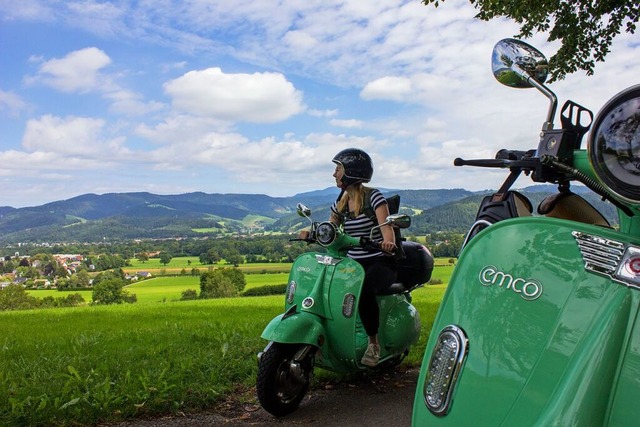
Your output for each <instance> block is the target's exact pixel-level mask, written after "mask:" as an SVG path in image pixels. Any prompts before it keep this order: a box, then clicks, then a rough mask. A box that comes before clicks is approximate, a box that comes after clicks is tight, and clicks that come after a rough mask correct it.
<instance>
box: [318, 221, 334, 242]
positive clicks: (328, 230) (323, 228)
mask: <svg viewBox="0 0 640 427" xmlns="http://www.w3.org/2000/svg"><path fill="white" fill-rule="evenodd" d="M336 234H337V232H336V226H335V225H334V224H333V223H331V222H323V223H321V224H320V225H318V227H317V228H316V241H317V242H318V243H319V244H321V245H322V246H328V245H330V244H331V243H333V241H334V240H335V238H336Z"/></svg>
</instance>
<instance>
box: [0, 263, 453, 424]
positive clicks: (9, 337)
mask: <svg viewBox="0 0 640 427" xmlns="http://www.w3.org/2000/svg"><path fill="white" fill-rule="evenodd" d="M452 268H453V267H452V266H444V267H437V268H436V269H435V270H434V275H433V276H434V278H441V280H443V282H444V283H445V284H446V283H447V282H448V277H449V276H450V274H451V269H452ZM287 277H288V274H286V273H281V274H254V275H247V276H246V278H247V282H248V284H247V288H249V287H252V286H264V285H271V284H280V283H285V282H286V280H287ZM445 284H443V285H432V286H425V287H422V288H420V289H417V290H415V291H414V292H413V293H412V296H413V304H414V305H415V306H416V308H417V310H418V311H419V313H420V316H421V319H422V331H421V336H420V339H419V342H418V343H417V345H416V346H414V347H413V348H412V351H411V353H410V355H409V357H408V358H407V360H406V361H405V363H408V364H412V365H416V364H419V363H420V362H421V361H422V357H423V352H424V347H425V345H426V341H427V339H428V336H429V333H430V330H431V326H432V324H433V319H434V317H435V314H436V311H437V308H438V306H439V304H440V301H441V299H442V296H443V294H444V291H445V289H446V285H445ZM190 288H192V289H199V282H198V278H197V277H192V276H183V277H180V276H178V277H162V278H155V279H151V280H148V281H143V282H139V283H136V284H135V285H132V286H130V290H131V292H133V293H135V294H136V295H137V296H138V301H139V302H138V303H136V304H123V305H115V306H85V307H76V308H64V309H46V310H29V311H12V312H0V330H2V335H0V360H2V363H1V364H0V425H95V424H98V423H114V422H118V421H121V420H126V419H134V418H141V417H152V416H160V415H162V414H168V413H173V414H175V413H179V412H191V411H199V410H202V409H206V408H211V407H212V406H214V405H215V404H216V402H219V401H220V400H221V399H224V397H225V396H226V395H228V394H229V393H237V392H247V393H248V394H250V395H251V396H253V393H251V392H250V390H251V388H252V387H253V386H254V385H255V376H256V370H257V364H256V354H257V353H258V352H259V351H260V350H261V349H262V348H263V347H264V346H265V345H266V342H265V341H264V340H262V339H261V338H260V334H261V332H262V330H263V329H264V327H265V326H266V325H267V323H268V322H269V321H270V320H271V319H272V318H273V317H275V316H276V315H278V314H280V313H281V312H282V310H283V308H284V301H283V296H282V295H276V296H267V297H238V298H226V299H214V300H197V301H175V300H176V299H179V297H180V294H181V292H182V290H184V289H190ZM30 292H31V293H32V294H35V295H37V296H40V297H41V296H44V293H45V292H46V293H50V292H53V295H54V296H59V295H60V294H61V292H57V291H30ZM90 292H91V291H88V293H87V294H86V296H85V299H86V300H87V301H89V300H90V298H91V293H90ZM326 375H334V374H328V373H326V372H324V371H321V370H320V371H319V372H318V373H317V375H316V378H320V380H321V379H322V378H326ZM253 403H255V402H253Z"/></svg>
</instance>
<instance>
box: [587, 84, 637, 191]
mask: <svg viewBox="0 0 640 427" xmlns="http://www.w3.org/2000/svg"><path fill="white" fill-rule="evenodd" d="M587 148H588V150H589V160H590V161H591V165H592V166H593V169H594V171H595V173H596V175H597V176H598V179H599V180H600V181H601V182H602V184H604V185H605V186H606V187H607V188H608V189H609V190H610V191H611V192H613V193H614V194H615V195H616V196H617V197H618V198H620V199H622V200H625V201H627V202H631V203H640V85H636V86H632V87H630V88H628V89H626V90H624V91H622V92H620V93H619V94H617V95H616V96H614V97H613V98H612V99H611V100H610V101H609V102H607V103H606V104H605V106H604V107H602V109H601V110H600V112H599V113H598V115H597V116H596V119H595V120H594V122H593V129H592V130H591V133H590V134H589V142H588V147H587Z"/></svg>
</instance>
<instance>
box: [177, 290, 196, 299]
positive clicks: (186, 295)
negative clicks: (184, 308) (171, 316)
mask: <svg viewBox="0 0 640 427" xmlns="http://www.w3.org/2000/svg"><path fill="white" fill-rule="evenodd" d="M194 299H198V292H196V290H195V289H187V290H184V291H182V297H180V301H189V300H194Z"/></svg>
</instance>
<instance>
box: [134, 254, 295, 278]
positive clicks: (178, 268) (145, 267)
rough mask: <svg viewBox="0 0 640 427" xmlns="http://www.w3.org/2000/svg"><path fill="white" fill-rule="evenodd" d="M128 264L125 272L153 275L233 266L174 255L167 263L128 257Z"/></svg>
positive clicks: (272, 266) (284, 265) (249, 268)
mask: <svg viewBox="0 0 640 427" xmlns="http://www.w3.org/2000/svg"><path fill="white" fill-rule="evenodd" d="M129 264H130V265H128V266H126V267H123V268H122V270H123V271H124V272H125V273H130V274H135V273H137V272H139V271H148V272H150V273H151V274H152V275H155V276H157V275H159V274H160V272H163V273H164V274H175V275H178V274H180V273H181V272H182V270H183V269H184V270H185V271H186V272H187V274H189V273H191V270H192V269H194V268H196V269H198V270H200V271H201V272H202V271H206V270H207V269H209V268H219V267H233V266H232V265H230V264H226V263H217V264H200V260H199V259H198V257H175V258H172V259H171V261H170V262H169V263H168V264H167V265H164V264H162V263H161V262H160V259H159V258H150V259H149V260H148V261H145V262H142V261H140V260H138V259H136V258H131V259H129ZM290 267H291V263H289V262H281V263H270V262H263V263H250V264H242V265H240V266H239V267H238V268H240V270H242V271H244V272H245V273H274V272H280V273H282V272H288V271H289V268H290Z"/></svg>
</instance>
